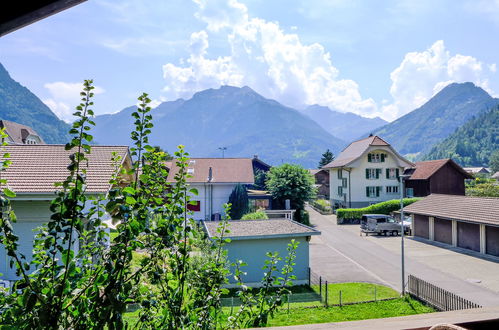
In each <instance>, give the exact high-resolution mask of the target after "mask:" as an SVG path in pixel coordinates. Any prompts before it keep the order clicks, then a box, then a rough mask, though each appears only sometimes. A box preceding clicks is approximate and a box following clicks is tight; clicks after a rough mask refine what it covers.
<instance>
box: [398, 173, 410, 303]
mask: <svg viewBox="0 0 499 330" xmlns="http://www.w3.org/2000/svg"><path fill="white" fill-rule="evenodd" d="M409 176H410V175H400V176H399V180H400V238H401V243H400V245H401V246H400V248H401V253H400V254H401V259H402V260H401V263H402V296H404V295H405V256H404V234H405V227H404V179H405V178H407V177H409Z"/></svg>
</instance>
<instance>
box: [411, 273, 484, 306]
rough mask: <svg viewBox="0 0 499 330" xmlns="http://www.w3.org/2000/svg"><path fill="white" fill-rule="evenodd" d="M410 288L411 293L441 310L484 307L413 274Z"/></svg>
mask: <svg viewBox="0 0 499 330" xmlns="http://www.w3.org/2000/svg"><path fill="white" fill-rule="evenodd" d="M408 289H409V290H408V291H409V293H410V294H411V295H413V296H415V297H416V298H418V299H420V300H422V301H424V302H426V303H428V304H430V305H432V306H433V307H435V308H436V309H438V310H441V311H454V310H460V309H468V308H480V307H482V306H480V305H478V304H475V303H474V302H472V301H469V300H467V299H464V298H462V297H459V296H457V295H455V294H454V293H452V292H449V291H447V290H444V289H442V288H439V287H438V286H435V285H433V284H431V283H428V282H426V281H424V280H422V279H420V278H417V277H415V276H413V275H409V282H408Z"/></svg>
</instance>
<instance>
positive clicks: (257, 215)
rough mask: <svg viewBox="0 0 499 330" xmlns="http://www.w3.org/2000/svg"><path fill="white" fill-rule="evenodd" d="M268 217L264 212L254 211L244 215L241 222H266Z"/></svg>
mask: <svg viewBox="0 0 499 330" xmlns="http://www.w3.org/2000/svg"><path fill="white" fill-rule="evenodd" d="M268 218H269V217H268V216H267V213H265V212H264V211H256V212H252V213H246V214H245V215H243V216H242V218H241V220H267V219H268Z"/></svg>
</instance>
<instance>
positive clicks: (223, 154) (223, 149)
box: [218, 147, 227, 158]
mask: <svg viewBox="0 0 499 330" xmlns="http://www.w3.org/2000/svg"><path fill="white" fill-rule="evenodd" d="M218 149H219V150H222V158H225V150H227V147H218Z"/></svg>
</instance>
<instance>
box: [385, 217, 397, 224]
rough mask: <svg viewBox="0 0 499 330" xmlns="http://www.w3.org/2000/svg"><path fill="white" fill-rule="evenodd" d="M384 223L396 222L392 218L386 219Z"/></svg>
mask: <svg viewBox="0 0 499 330" xmlns="http://www.w3.org/2000/svg"><path fill="white" fill-rule="evenodd" d="M386 222H391V223H393V222H396V221H395V219H394V218H392V217H387V218H386Z"/></svg>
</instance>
